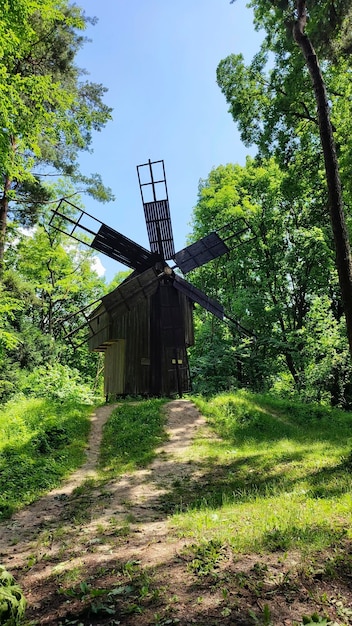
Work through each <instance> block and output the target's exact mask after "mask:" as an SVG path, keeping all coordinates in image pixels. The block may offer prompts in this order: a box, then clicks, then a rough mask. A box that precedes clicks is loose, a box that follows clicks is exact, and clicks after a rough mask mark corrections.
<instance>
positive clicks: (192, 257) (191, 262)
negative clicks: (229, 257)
mask: <svg viewBox="0 0 352 626" xmlns="http://www.w3.org/2000/svg"><path fill="white" fill-rule="evenodd" d="M227 252H229V249H228V247H227V245H226V244H225V243H224V242H223V240H222V239H221V238H220V237H219V235H218V234H217V233H215V232H213V233H210V234H209V235H207V236H206V237H203V238H202V239H199V241H196V243H192V244H191V245H190V246H187V247H186V248H183V250H180V251H179V252H177V253H176V254H175V256H174V259H175V262H176V265H177V266H178V267H179V268H180V270H181V271H182V272H183V273H184V274H188V272H190V271H191V270H193V269H195V268H196V267H201V265H204V264H205V263H208V261H212V260H213V259H216V258H217V257H219V256H222V255H223V254H226V253H227Z"/></svg>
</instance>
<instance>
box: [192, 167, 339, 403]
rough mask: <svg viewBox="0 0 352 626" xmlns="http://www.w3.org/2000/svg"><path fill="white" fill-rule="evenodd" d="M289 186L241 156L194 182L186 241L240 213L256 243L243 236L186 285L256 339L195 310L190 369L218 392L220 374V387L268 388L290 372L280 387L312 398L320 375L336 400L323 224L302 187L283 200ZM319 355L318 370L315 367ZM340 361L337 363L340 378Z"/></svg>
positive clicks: (335, 327)
mask: <svg viewBox="0 0 352 626" xmlns="http://www.w3.org/2000/svg"><path fill="white" fill-rule="evenodd" d="M287 182H288V181H287V177H286V174H284V173H283V172H282V171H281V169H280V167H279V166H278V164H277V163H276V162H275V160H274V159H271V160H266V161H263V162H262V163H261V164H259V163H258V162H257V161H256V160H253V159H247V163H246V166H245V167H241V166H239V165H227V166H219V167H218V168H216V169H214V170H212V171H211V173H210V174H209V177H208V179H206V180H204V181H201V184H200V187H199V197H198V203H197V205H196V207H195V209H194V215H193V234H192V238H194V240H197V239H198V238H199V237H202V236H204V235H206V234H207V233H209V231H211V230H213V229H214V230H218V229H219V228H221V227H224V226H226V225H229V224H230V225H231V222H232V221H233V220H234V219H236V218H238V217H244V218H245V219H246V221H247V223H248V224H249V225H250V228H251V237H252V236H253V234H254V235H255V236H256V239H255V240H253V239H251V240H250V238H248V242H247V243H245V244H243V245H242V246H241V247H238V248H236V247H234V249H233V250H231V252H230V254H229V255H228V256H227V257H226V258H222V259H218V260H215V261H214V262H213V263H212V264H209V265H207V266H204V267H202V268H200V269H199V270H196V271H195V272H194V276H193V277H192V281H193V282H194V283H195V284H197V285H198V286H199V287H200V288H201V289H203V290H205V291H206V292H207V293H208V294H209V295H210V296H213V297H215V298H217V299H219V300H220V301H221V302H222V303H223V304H224V306H225V310H226V311H228V312H230V314H231V316H232V317H233V318H235V319H237V320H239V321H240V322H241V324H243V326H245V327H246V328H249V329H251V330H252V331H254V332H255V334H256V336H257V340H256V341H255V342H250V341H248V340H247V339H245V340H243V338H241V336H239V334H238V332H237V330H236V329H235V328H231V327H230V328H229V329H228V330H226V331H225V330H219V329H216V326H214V325H213V324H212V325H211V327H210V326H209V322H208V321H207V320H203V318H202V315H201V314H198V315H199V316H200V318H201V319H202V321H203V325H202V326H200V327H199V328H198V327H197V328H198V330H197V332H198V334H200V335H201V336H202V340H201V341H199V339H198V341H197V342H196V347H195V349H193V351H192V356H191V363H192V367H193V370H194V371H196V373H197V376H198V377H199V378H200V381H201V379H202V377H203V378H204V376H205V375H206V376H207V379H208V384H213V383H214V380H215V378H216V383H214V384H216V386H219V384H220V383H219V377H220V378H222V380H223V382H222V383H221V384H224V385H227V384H229V381H231V385H234V384H239V385H249V386H250V387H251V388H255V389H258V388H261V389H265V388H266V389H267V388H270V387H271V386H272V385H273V384H277V386H279V385H278V383H279V381H283V380H285V379H286V380H288V379H287V376H289V380H290V381H291V382H288V383H287V384H286V386H285V389H286V391H287V389H288V388H290V389H291V390H292V389H293V388H294V389H295V391H296V392H299V394H300V395H301V397H307V398H308V397H309V399H312V397H313V396H314V394H315V399H318V396H317V393H318V389H317V390H314V389H313V382H312V381H313V380H314V379H315V380H318V378H319V377H320V378H319V380H320V387H319V389H320V391H319V393H320V398H322V397H324V398H325V395H324V394H326V396H329V397H331V396H333V395H334V394H337V396H338V399H337V400H336V401H340V400H341V394H342V395H343V392H344V390H345V387H346V372H347V371H348V366H347V361H346V355H345V354H344V351H343V349H342V347H341V342H340V341H337V339H336V337H337V336H341V333H342V332H343V331H344V330H345V327H344V324H342V322H341V310H340V308H339V306H338V301H337V296H336V292H337V275H336V270H335V268H334V263H333V258H332V254H331V247H330V233H329V228H327V227H325V228H324V227H322V225H321V223H320V214H319V212H318V211H317V207H316V203H315V202H311V203H310V202H309V191H308V190H307V189H305V190H304V188H302V193H301V195H300V196H299V197H296V198H292V197H291V196H289V197H287V196H286V195H285V194H286V191H287ZM229 228H230V226H228V229H229ZM229 234H230V232H229ZM327 285H328V286H329V297H326V290H327ZM319 302H323V303H324V316H321V317H320V318H319V329H320V330H319V332H314V319H318V317H319V316H318V310H317V307H318V303H319ZM313 310H314V311H315V313H313ZM324 324H325V326H324ZM205 328H206V332H205ZM323 328H324V331H325V335H324V333H323V330H322V329H323ZM204 335H206V337H207V339H206V338H205V336H204ZM208 335H209V336H208ZM313 337H314V341H313V339H312V338H313ZM330 338H331V341H330ZM209 342H210V343H211V350H210V347H209V345H210V344H209ZM313 346H314V349H313ZM213 350H215V352H216V354H221V352H223V354H224V355H225V358H224V364H222V366H221V367H220V366H219V365H218V364H216V363H215V362H214V363H212V355H213V352H212V351H213ZM209 353H211V357H209ZM318 354H319V355H320V356H319V359H320V360H321V361H322V362H324V368H325V369H324V368H323V367H320V369H314V360H315V357H316V356H317V355H318ZM329 363H330V369H329V372H327V369H328V368H329ZM338 363H343V364H344V365H343V368H342V369H343V371H342V370H341V376H340V374H339V373H338V372H337V365H338ZM323 372H324V375H323ZM339 376H340V378H339ZM214 377H215V378H214ZM336 377H337V378H336ZM333 380H334V385H335V383H336V385H335V386H334V385H333V384H332V381H333ZM209 381H210V382H209ZM235 381H237V383H236V382H235ZM220 386H221V385H220ZM342 388H343V392H341V389H342Z"/></svg>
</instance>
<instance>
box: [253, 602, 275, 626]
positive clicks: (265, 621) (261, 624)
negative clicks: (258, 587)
mask: <svg viewBox="0 0 352 626" xmlns="http://www.w3.org/2000/svg"><path fill="white" fill-rule="evenodd" d="M249 615H250V616H251V618H252V620H253V622H254V624H256V625H257V626H273V622H272V621H271V611H270V609H269V606H268V605H267V604H265V605H264V608H263V611H262V614H261V615H259V616H258V615H256V614H255V613H254V611H252V610H251V609H250V610H249Z"/></svg>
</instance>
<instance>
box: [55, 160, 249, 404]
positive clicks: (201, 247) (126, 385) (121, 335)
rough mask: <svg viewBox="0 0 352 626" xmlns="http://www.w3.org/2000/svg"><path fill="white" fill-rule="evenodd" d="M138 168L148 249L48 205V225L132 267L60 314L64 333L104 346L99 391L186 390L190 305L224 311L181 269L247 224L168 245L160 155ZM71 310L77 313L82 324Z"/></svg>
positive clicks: (218, 248)
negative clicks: (84, 303)
mask: <svg viewBox="0 0 352 626" xmlns="http://www.w3.org/2000/svg"><path fill="white" fill-rule="evenodd" d="M137 174H138V181H139V186H140V191H141V197H142V203H143V209H144V216H145V221H146V226H147V232H148V239H149V244H150V250H147V249H145V248H143V247H142V246H140V245H139V244H137V243H135V242H134V241H132V240H130V239H128V238H127V237H125V236H124V235H122V234H121V233H119V232H118V231H116V230H114V229H113V228H111V227H110V226H108V225H106V224H104V223H102V222H100V221H99V220H97V219H96V218H95V217H93V216H92V215H90V214H88V213H86V212H85V211H82V210H81V209H79V208H78V207H76V206H75V205H73V204H72V203H70V202H68V201H67V200H61V201H60V203H59V205H58V207H57V208H56V209H54V210H53V216H52V219H51V222H50V224H51V226H53V227H54V228H56V229H57V230H60V231H61V232H63V233H65V234H67V235H69V236H70V237H73V238H74V239H76V240H78V241H80V242H81V243H84V244H86V245H89V246H90V247H91V248H93V249H94V250H97V251H99V252H101V253H103V254H106V255H107V256H109V257H111V258H113V259H115V260H117V261H119V262H120V263H123V264H124V265H126V266H127V267H129V268H131V270H133V271H132V273H131V274H130V275H129V276H128V277H127V279H126V280H124V281H123V282H122V283H121V284H120V285H119V286H118V287H117V288H116V289H114V290H113V291H112V292H110V293H109V294H107V295H105V296H102V297H101V299H100V300H98V301H95V302H94V303H92V304H91V305H90V306H88V307H84V308H83V309H81V310H80V311H78V312H77V314H74V315H72V316H70V318H67V320H66V328H67V329H68V330H67V334H66V337H67V338H68V339H69V340H72V339H73V337H75V336H80V334H82V333H84V337H83V339H81V343H83V341H88V345H89V348H90V350H94V351H99V352H104V353H105V366H104V370H105V373H104V380H105V394H106V396H110V395H113V396H124V395H152V396H173V395H176V394H178V395H180V396H181V395H182V394H183V393H185V392H188V391H190V390H191V381H190V373H189V365H188V357H187V348H188V347H189V346H192V345H193V344H194V328H193V307H194V304H195V303H196V304H199V305H200V306H202V307H203V308H205V309H206V310H207V311H209V312H210V313H212V314H213V315H215V316H216V317H218V318H219V319H224V317H228V316H225V314H224V309H223V307H222V306H221V304H219V303H218V302H217V301H216V300H214V299H212V298H210V297H208V296H207V295H206V294H205V293H203V292H202V291H201V290H200V289H198V288H196V287H194V286H193V285H192V284H191V283H190V282H188V281H187V280H185V279H184V278H183V277H182V276H181V273H182V274H183V275H186V274H188V273H189V272H190V271H191V270H193V269H195V268H197V267H200V266H202V265H204V264H205V263H208V262H209V261H211V260H212V259H215V258H217V257H219V256H221V255H223V254H225V253H227V252H229V248H228V247H227V244H226V243H225V241H226V240H229V239H232V238H234V237H239V236H240V235H241V234H242V233H245V232H246V231H248V227H247V225H246V224H241V225H240V227H239V228H237V230H236V228H235V229H234V228H233V226H232V228H231V231H230V232H226V233H225V235H226V236H225V237H224V238H221V237H220V236H219V234H218V233H216V232H211V233H210V234H209V235H207V236H206V237H203V238H202V239H200V240H199V241H197V242H196V243H193V244H191V245H189V246H187V247H186V248H184V249H183V250H180V251H179V252H175V249H174V239H173V234H172V224H171V217H170V208H169V198H168V191H167V184H166V177H165V168H164V162H163V161H154V162H151V161H148V163H144V164H142V165H138V166H137ZM237 221H238V220H237ZM77 316H83V322H82V323H81V324H79V323H78V324H77ZM77 333H78V335H77ZM75 343H76V345H77V340H76V342H75Z"/></svg>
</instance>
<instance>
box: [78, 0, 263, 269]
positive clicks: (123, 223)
mask: <svg viewBox="0 0 352 626" xmlns="http://www.w3.org/2000/svg"><path fill="white" fill-rule="evenodd" d="M78 4H79V6H81V7H82V8H83V9H84V10H85V12H86V14H87V15H89V16H96V17H97V18H98V23H97V24H96V25H95V26H93V27H89V29H88V30H87V32H86V34H87V36H88V37H89V38H90V39H91V42H89V43H86V44H85V46H84V48H83V49H82V51H81V52H80V53H79V55H78V58H77V63H78V65H79V66H80V67H82V68H85V69H86V70H87V71H88V73H89V76H88V78H89V80H91V81H94V82H99V83H102V84H103V85H104V86H105V87H107V88H108V92H107V94H106V96H105V99H104V100H105V102H106V103H107V104H108V105H109V106H111V107H112V108H113V121H112V122H109V123H108V124H107V126H106V127H105V128H104V129H103V130H102V131H101V132H100V133H95V134H94V137H93V143H92V148H93V153H92V154H87V153H84V154H82V156H81V158H80V163H81V169H82V171H83V172H84V173H85V174H90V173H92V172H99V173H100V174H101V175H102V177H103V181H104V183H105V184H106V185H108V186H109V187H111V188H112V190H113V193H114V195H115V198H116V199H115V201H114V202H112V203H109V204H105V205H102V204H100V203H97V202H94V201H93V200H92V199H89V198H84V201H85V205H86V210H87V211H88V212H89V213H92V214H93V215H94V216H95V217H97V218H98V219H100V220H102V221H104V222H106V223H108V224H109V225H110V226H112V227H113V228H115V229H116V230H118V231H120V232H122V233H123V234H124V235H126V236H128V237H130V238H131V239H133V240H134V241H136V242H137V243H140V244H141V245H143V246H144V247H147V248H148V247H149V244H148V239H147V233H146V227H145V223H144V217H143V207H142V203H141V197H140V192H139V186H138V179H137V173H136V166H137V165H138V164H140V163H145V162H146V161H148V159H149V158H150V159H151V160H159V159H163V160H164V162H165V169H166V177H167V184H168V192H169V201H170V210H171V217H172V224H173V231H174V238H175V247H176V250H179V249H181V248H183V247H184V246H185V245H186V239H187V235H188V234H189V233H190V231H191V226H190V221H191V216H192V210H193V207H194V206H195V204H196V202H197V190H198V182H199V180H200V179H201V178H206V177H207V176H208V174H209V172H210V170H211V169H212V168H213V167H216V166H218V165H221V164H226V163H240V164H244V162H245V157H246V154H248V150H246V149H245V148H244V146H243V145H242V144H241V141H240V138H239V135H238V132H237V129H236V126H235V124H234V122H233V121H232V118H231V116H230V114H229V113H228V111H227V109H228V107H227V104H226V101H225V98H224V96H223V95H222V93H221V91H220V89H219V87H218V86H217V84H216V67H217V65H218V63H219V62H220V60H221V59H223V58H225V57H226V56H227V55H229V54H231V53H236V54H237V53H240V52H241V53H242V54H243V55H244V57H245V59H246V60H247V61H249V60H250V59H251V58H252V56H253V55H254V54H255V52H256V51H257V50H258V47H259V44H260V40H261V37H260V34H258V33H257V32H255V30H254V27H253V23H252V15H251V12H250V11H249V9H247V8H246V6H245V3H244V2H243V0H237V1H236V2H235V3H234V4H230V1H229V0H203V1H202V2H200V1H198V0H178V1H177V2H173V1H172V0H100V2H97V1H96V0H78ZM101 259H102V261H103V264H104V266H105V268H106V279H107V280H108V281H109V280H111V279H112V277H113V276H114V274H115V273H116V272H117V271H120V270H121V269H125V268H123V267H122V266H120V265H118V264H117V263H116V262H114V261H112V260H110V259H107V258H106V257H104V258H103V257H101Z"/></svg>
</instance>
